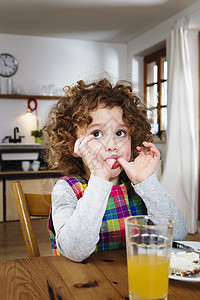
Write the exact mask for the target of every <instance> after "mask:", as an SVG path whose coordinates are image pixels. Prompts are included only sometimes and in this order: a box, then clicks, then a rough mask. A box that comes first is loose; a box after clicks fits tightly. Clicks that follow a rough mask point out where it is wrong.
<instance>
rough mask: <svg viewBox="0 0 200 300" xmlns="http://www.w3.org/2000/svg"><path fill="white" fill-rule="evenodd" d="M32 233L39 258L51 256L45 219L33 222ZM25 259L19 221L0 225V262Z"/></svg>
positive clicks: (24, 247)
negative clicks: (33, 233)
mask: <svg viewBox="0 0 200 300" xmlns="http://www.w3.org/2000/svg"><path fill="white" fill-rule="evenodd" d="M32 223H33V228H34V232H35V235H36V238H37V241H38V244H39V249H40V254H41V256H48V255H52V249H51V244H50V238H49V233H48V230H47V219H46V218H44V219H39V220H38V219H37V220H33V221H32ZM23 257H27V252H26V246H25V243H24V238H23V235H22V231H21V226H20V223H19V221H12V222H11V221H9V222H2V223H0V260H2V259H15V258H23Z"/></svg>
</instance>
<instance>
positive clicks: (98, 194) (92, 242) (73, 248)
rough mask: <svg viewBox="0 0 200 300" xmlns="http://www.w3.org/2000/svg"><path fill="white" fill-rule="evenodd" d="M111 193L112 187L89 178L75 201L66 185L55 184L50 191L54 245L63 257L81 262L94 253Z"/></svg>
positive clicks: (106, 182) (63, 182)
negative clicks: (80, 196)
mask: <svg viewBox="0 0 200 300" xmlns="http://www.w3.org/2000/svg"><path fill="white" fill-rule="evenodd" d="M111 189H112V183H110V182H108V181H106V180H103V179H102V178H100V177H97V176H93V175H91V176H90V180H89V182H88V186H87V188H86V189H85V192H84V195H83V197H82V198H80V199H79V200H78V199H77V197H76V195H75V193H74V191H73V190H72V188H71V187H70V185H69V184H68V183H67V182H66V181H64V180H59V181H58V182H57V183H56V185H55V186H54V188H53V191H52V219H53V224H54V229H55V232H56V244H57V247H58V250H59V251H60V252H61V253H62V254H63V255H64V256H66V257H68V258H69V259H71V260H74V261H76V262H80V261H82V260H84V259H85V258H87V257H88V256H90V254H91V253H93V252H94V250H95V248H96V244H97V242H98V240H99V231H100V227H101V223H102V218H103V215H104V213H105V210H106V206H107V201H108V197H109V195H110V192H111Z"/></svg>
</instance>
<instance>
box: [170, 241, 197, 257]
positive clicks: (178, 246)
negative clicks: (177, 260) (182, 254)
mask: <svg viewBox="0 0 200 300" xmlns="http://www.w3.org/2000/svg"><path fill="white" fill-rule="evenodd" d="M172 247H173V248H176V249H180V250H184V251H186V252H195V253H198V254H199V255H200V249H198V248H193V247H191V246H188V245H185V244H183V243H179V242H173V243H172Z"/></svg>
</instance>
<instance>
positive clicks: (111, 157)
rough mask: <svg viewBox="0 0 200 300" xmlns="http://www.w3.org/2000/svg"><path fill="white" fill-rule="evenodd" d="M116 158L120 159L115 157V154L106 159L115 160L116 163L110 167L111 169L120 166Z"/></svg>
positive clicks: (117, 156)
mask: <svg viewBox="0 0 200 300" xmlns="http://www.w3.org/2000/svg"><path fill="white" fill-rule="evenodd" d="M118 158H120V155H117V154H113V155H111V156H109V157H108V158H107V159H116V161H115V162H114V164H113V166H112V169H117V168H118V167H119V166H120V163H119V162H118V161H117V159H118Z"/></svg>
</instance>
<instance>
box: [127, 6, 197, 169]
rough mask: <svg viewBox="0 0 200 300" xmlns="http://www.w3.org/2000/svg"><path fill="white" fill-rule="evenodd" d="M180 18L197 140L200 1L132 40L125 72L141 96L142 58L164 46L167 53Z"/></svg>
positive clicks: (164, 155)
mask: <svg viewBox="0 0 200 300" xmlns="http://www.w3.org/2000/svg"><path fill="white" fill-rule="evenodd" d="M182 17H186V19H187V22H188V28H189V30H191V31H192V32H191V33H190V43H191V44H190V53H192V56H191V57H192V73H193V79H194V80H193V84H194V96H195V99H196V110H195V116H194V119H195V123H196V138H197V140H198V101H199V100H198V64H197V62H198V37H197V31H200V1H197V2H195V3H194V4H193V5H191V6H189V7H188V8H187V9H185V10H183V11H181V12H179V13H178V14H176V15H174V16H173V17H171V18H170V19H168V20H166V21H164V22H163V23H161V24H159V25H158V26H156V27H154V28H153V29H151V30H149V31H147V32H145V33H144V34H142V35H141V36H139V37H137V38H136V39H134V40H132V41H131V42H130V43H128V45H127V72H128V79H129V80H132V81H133V82H134V84H135V86H136V88H137V90H138V92H139V94H141V95H143V57H144V56H146V55H148V54H150V53H152V52H154V51H156V50H158V49H161V48H162V47H163V46H164V45H165V44H166V46H167V52H168V43H167V41H168V39H169V37H170V32H171V30H172V28H173V24H174V22H176V21H177V20H179V19H180V18H182ZM157 146H158V148H159V150H160V151H161V152H162V157H163V159H164V164H165V157H166V148H165V145H162V146H161V145H160V144H158V145H157Z"/></svg>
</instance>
